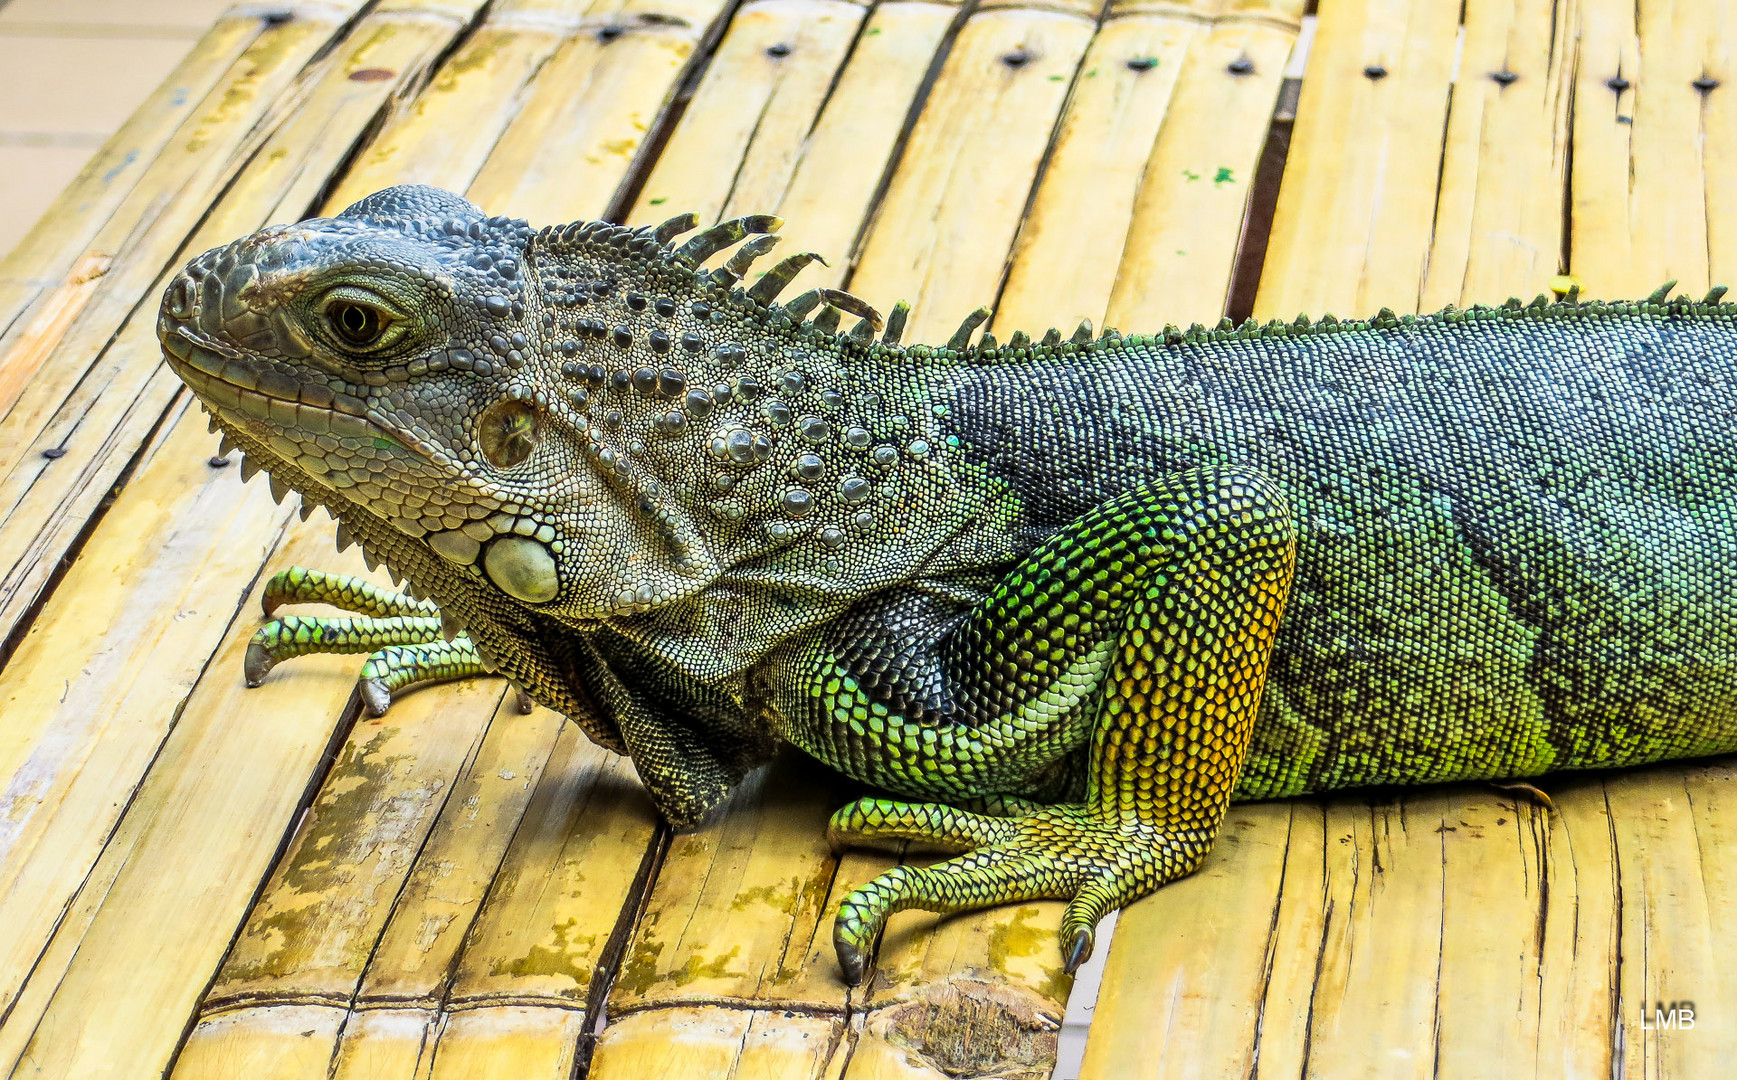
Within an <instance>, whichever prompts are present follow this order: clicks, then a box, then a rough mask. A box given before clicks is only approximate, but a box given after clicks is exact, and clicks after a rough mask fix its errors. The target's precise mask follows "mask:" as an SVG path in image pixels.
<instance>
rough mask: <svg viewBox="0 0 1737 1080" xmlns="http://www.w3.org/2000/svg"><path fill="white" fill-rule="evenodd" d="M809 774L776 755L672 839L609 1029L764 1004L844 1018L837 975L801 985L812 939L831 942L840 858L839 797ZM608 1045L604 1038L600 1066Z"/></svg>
mask: <svg viewBox="0 0 1737 1080" xmlns="http://www.w3.org/2000/svg"><path fill="white" fill-rule="evenodd" d="M811 768H812V765H811V763H810V762H808V761H807V760H805V759H804V760H797V758H796V755H788V756H786V757H782V758H781V759H780V760H779V761H778V762H776V763H774V765H773V766H771V767H770V768H768V769H763V770H761V771H759V772H756V773H754V774H752V775H751V776H750V777H749V778H748V779H747V780H746V781H744V782H743V784H742V786H741V787H740V788H739V789H738V790H737V791H736V792H735V794H734V795H732V796H731V799H730V802H729V804H728V810H727V811H726V812H725V813H723V814H721V815H719V816H718V817H717V818H716V819H715V820H713V821H709V822H707V823H706V824H704V825H702V826H701V827H700V828H697V829H694V830H692V831H690V832H684V833H681V834H678V835H677V836H675V837H674V838H672V840H671V842H670V848H669V851H668V852H667V853H666V854H665V856H664V859H663V864H662V866H661V868H660V869H659V871H658V878H657V884H656V887H655V888H654V889H653V890H652V892H651V895H650V897H649V899H648V900H647V901H646V906H645V910H644V912H643V913H642V914H641V916H640V917H639V919H638V920H637V923H636V925H635V928H634V936H633V940H632V942H631V944H630V945H629V947H628V950H627V954H626V956H625V957H624V958H623V961H622V965H621V971H620V973H619V975H618V976H617V977H616V980H615V984H614V986H613V988H612V989H611V991H610V999H609V1015H610V1017H611V1018H612V1022H613V1021H614V1020H616V1019H619V1018H620V1017H622V1016H624V1015H626V1014H629V1013H632V1012H636V1011H640V1010H644V1009H648V1008H651V1007H654V1006H674V1005H686V1004H689V1003H702V1004H708V1005H709V1004H713V1003H722V1002H728V1003H741V1002H750V1001H751V1002H756V1003H761V1004H764V1003H765V1002H768V1001H770V1002H775V1003H777V1004H779V1005H784V1006H795V1005H799V1006H801V1007H802V1008H804V1009H806V1010H810V1011H825V1010H827V1009H830V1010H833V1011H835V1012H838V1013H841V1014H842V1012H843V1008H844V998H845V989H844V984H843V982H842V981H841V980H839V979H838V978H837V976H836V974H832V975H831V977H830V978H828V977H825V974H824V973H825V972H826V969H825V968H822V977H820V978H818V979H815V978H812V977H810V978H807V979H805V978H803V975H804V972H803V964H804V963H805V962H806V961H807V959H808V952H809V946H810V943H811V942H812V941H813V940H815V939H817V938H822V937H824V938H827V939H830V933H829V931H828V928H829V927H830V925H831V915H832V911H831V909H830V908H828V907H826V906H825V901H826V899H827V897H828V893H829V890H830V888H831V886H832V885H833V882H834V879H835V877H836V876H837V872H838V860H837V858H836V857H835V856H834V855H833V854H832V852H831V851H830V850H829V849H828V847H827V842H826V819H827V816H828V815H829V814H830V813H831V811H832V810H833V809H834V808H835V807H836V806H837V805H839V804H841V803H842V802H843V801H844V795H845V792H844V791H842V790H839V788H838V787H836V786H834V785H828V784H825V783H816V782H814V781H813V780H812V779H811V778H809V777H807V776H805V772H807V770H808V769H811ZM809 974H811V975H812V974H813V973H809ZM791 984H794V987H795V988H796V993H795V996H792V995H791V993H790V991H791V990H792V988H793V987H792V985H791ZM690 1011H691V1010H690ZM707 1015H710V1014H707ZM610 1042H611V1040H610V1038H609V1037H608V1036H607V1033H606V1037H605V1039H604V1045H603V1046H602V1047H600V1049H599V1058H600V1059H601V1058H603V1057H608V1056H610V1054H609V1052H608V1050H607V1047H608V1046H609V1045H610Z"/></svg>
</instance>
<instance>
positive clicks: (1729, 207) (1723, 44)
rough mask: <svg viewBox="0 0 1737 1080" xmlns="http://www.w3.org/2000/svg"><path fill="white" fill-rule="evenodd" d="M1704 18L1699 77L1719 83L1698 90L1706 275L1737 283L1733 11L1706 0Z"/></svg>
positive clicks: (1736, 15) (1736, 38)
mask: <svg viewBox="0 0 1737 1080" xmlns="http://www.w3.org/2000/svg"><path fill="white" fill-rule="evenodd" d="M1705 18H1706V19H1707V24H1706V27H1707V29H1706V36H1705V37H1703V38H1702V39H1701V41H1699V42H1698V43H1697V44H1698V45H1699V46H1700V47H1701V49H1702V54H1701V58H1702V63H1703V65H1704V71H1703V73H1702V76H1701V77H1702V78H1705V79H1709V80H1712V81H1714V82H1716V83H1718V84H1719V85H1718V86H1714V87H1712V88H1711V89H1709V90H1707V91H1706V92H1705V93H1703V94H1702V95H1701V102H1700V104H1701V116H1700V121H1701V122H1700V128H1699V133H1698V134H1699V136H1700V139H1701V168H1702V170H1703V172H1704V174H1705V178H1704V181H1703V183H1704V185H1705V189H1706V191H1707V197H1706V207H1707V260H1708V267H1709V270H1708V274H1707V278H1708V280H1709V281H1711V282H1712V283H1713V284H1714V285H1727V286H1731V287H1733V288H1737V284H1734V283H1737V204H1733V202H1732V200H1731V199H1729V198H1725V197H1724V193H1725V192H1728V191H1731V190H1732V188H1733V187H1734V186H1737V92H1734V91H1737V11H1734V10H1732V7H1731V5H1730V4H1709V5H1708V10H1707V12H1706V15H1705ZM1691 85H1692V84H1691ZM1721 89H1723V90H1724V93H1720V92H1719V91H1720V90H1721Z"/></svg>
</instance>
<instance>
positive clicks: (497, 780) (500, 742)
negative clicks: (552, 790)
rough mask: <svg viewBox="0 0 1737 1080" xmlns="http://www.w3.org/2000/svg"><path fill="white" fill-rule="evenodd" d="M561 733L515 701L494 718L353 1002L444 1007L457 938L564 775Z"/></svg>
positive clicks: (442, 699)
mask: <svg viewBox="0 0 1737 1080" xmlns="http://www.w3.org/2000/svg"><path fill="white" fill-rule="evenodd" d="M423 696H424V697H425V698H428V699H430V700H431V701H435V703H436V704H437V705H438V707H439V708H440V709H441V711H443V712H444V711H449V710H450V709H451V705H452V702H451V697H450V695H449V694H447V693H445V692H442V693H440V694H438V695H433V694H428V693H427V692H426V691H425V692H424V694H423ZM436 699H438V700H436ZM566 727H567V720H566V718H565V717H563V716H560V715H558V714H556V713H552V712H550V711H549V710H547V709H538V710H535V711H534V712H532V713H531V715H529V716H520V715H519V714H518V708H517V703H516V702H513V703H512V704H511V706H510V707H509V706H508V705H507V704H506V703H502V704H501V705H500V706H499V707H498V708H497V709H496V711H495V715H494V717H493V720H492V721H491V723H490V724H489V728H488V731H487V732H486V733H485V734H484V736H483V741H482V746H481V749H480V750H479V752H478V754H477V756H476V758H475V760H474V761H473V762H471V763H470V765H469V767H468V768H467V769H466V770H465V772H464V774H463V775H462V776H461V777H459V779H458V783H457V790H456V791H455V792H454V794H453V799H452V801H450V802H449V803H448V807H447V809H446V810H445V811H443V812H442V814H441V816H440V820H439V821H437V822H436V823H435V826H434V831H433V833H432V835H431V836H430V837H429V839H428V840H427V842H426V843H425V844H424V845H423V846H422V849H421V850H420V851H418V852H417V853H416V857H415V866H414V868H413V869H412V870H411V872H410V874H409V876H408V879H407V880H406V882H405V883H404V887H403V889H402V891H401V892H400V894H399V895H398V897H397V899H396V900H395V901H394V903H393V905H392V910H391V917H390V920H389V921H388V922H387V923H386V925H385V928H384V930H383V931H382V932H381V934H380V937H379V939H378V940H377V941H376V943H375V944H374V946H373V951H372V954H371V956H370V957H369V959H368V964H367V970H366V972H365V974H364V976H363V978H362V982H361V988H360V994H359V997H360V998H361V1000H362V1001H364V1002H367V1003H369V1004H378V1003H382V1002H388V1003H393V1004H398V1003H402V1004H415V1005H419V1006H423V1007H432V1006H436V1005H438V1004H439V1003H440V1002H441V1001H442V1000H443V999H444V997H445V995H446V993H447V991H448V988H449V985H450V982H451V978H452V970H453V966H454V963H455V962H456V960H457V958H458V955H459V952H460V951H461V949H462V948H463V945H464V939H465V935H466V934H467V933H469V932H470V929H471V927H472V926H473V925H474V923H475V921H476V914H477V909H478V908H479V907H480V906H481V905H482V901H483V898H484V897H485V896H487V894H488V891H489V888H490V884H491V882H493V881H494V880H495V876H496V874H497V873H498V872H499V870H500V866H501V862H502V860H503V859H505V858H506V856H507V850H508V847H509V845H510V844H512V842H513V840H514V837H515V836H516V834H517V833H518V831H519V829H520V828H521V823H522V820H523V818H524V816H525V809H526V806H527V805H528V804H529V803H530V802H531V800H532V797H533V795H534V793H535V792H537V791H538V790H539V787H538V786H539V783H540V782H541V780H542V778H543V774H544V772H545V771H546V770H547V768H548V766H549V764H550V762H551V760H553V761H554V762H555V765H556V767H557V768H558V769H566V768H569V767H570V762H569V760H568V758H569V755H570V751H569V750H567V749H566V748H565V747H563V748H562V752H561V753H559V754H557V741H558V740H560V739H562V738H563V737H564V736H566V734H567V733H566ZM562 775H563V777H565V775H566V773H562ZM552 809H559V808H558V807H551V806H550V805H549V802H548V800H547V798H545V800H544V801H543V802H542V803H540V804H538V812H539V813H541V814H544V815H549V814H550V813H551V810H552ZM207 1000H210V999H209V998H208V999H207Z"/></svg>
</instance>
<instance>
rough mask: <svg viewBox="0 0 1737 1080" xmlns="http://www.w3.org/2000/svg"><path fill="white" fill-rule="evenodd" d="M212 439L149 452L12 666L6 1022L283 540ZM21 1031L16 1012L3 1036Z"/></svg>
mask: <svg viewBox="0 0 1737 1080" xmlns="http://www.w3.org/2000/svg"><path fill="white" fill-rule="evenodd" d="M207 439H208V436H206V434H205V431H204V424H203V423H201V422H200V421H199V418H197V417H194V418H192V422H190V423H185V424H181V425H177V426H176V427H175V428H174V429H173V430H172V431H171V432H169V433H168V436H167V438H165V439H162V440H159V441H158V442H156V443H155V444H153V445H152V446H151V447H150V448H149V449H148V450H147V454H146V460H145V462H144V463H143V465H142V466H141V467H140V471H139V475H138V477H137V481H136V483H135V484H134V485H132V486H131V487H129V489H128V490H127V491H126V492H123V494H122V495H121V497H120V498H119V499H118V500H117V501H116V503H115V505H114V507H113V508H111V510H110V521H111V522H112V525H111V527H109V528H107V529H103V530H98V532H97V533H96V534H95V535H93V536H92V537H91V539H90V541H89V543H87V544H86V545H85V547H84V550H83V551H82V552H81V553H80V558H79V559H78V561H77V562H76V563H75V564H74V565H73V567H72V568H71V569H70V570H69V571H68V573H67V576H66V578H65V579H64V580H63V581H62V583H61V590H60V595H61V596H63V597H64V598H65V600H64V601H63V602H59V603H51V604H49V605H48V606H47V607H46V608H45V609H44V611H43V612H42V614H41V615H40V616H39V617H38V618H37V619H36V621H35V622H34V623H33V624H32V626H31V628H30V631H29V633H27V634H26V635H25V636H24V639H23V641H22V642H21V643H20V644H19V647H18V650H17V652H16V653H15V654H14V655H13V656H12V658H11V660H10V662H8V663H7V665H6V667H5V669H4V670H0V733H3V734H0V804H3V805H5V807H6V814H5V816H4V818H3V819H0V925H3V926H5V927H6V928H7V932H6V933H5V934H3V935H0V1014H4V1013H6V1011H7V1010H8V1009H9V1008H11V1007H12V1006H13V1004H14V1003H15V1002H16V1001H17V999H18V994H19V991H20V989H21V988H22V987H23V985H24V983H25V981H26V980H27V979H28V978H30V977H31V971H32V968H33V966H36V965H37V961H38V957H39V956H40V954H41V952H42V949H43V948H44V946H45V945H46V944H47V942H48V940H49V938H50V936H51V935H52V934H53V933H54V930H55V926H56V924H57V922H58V921H59V919H60V918H61V915H62V912H64V911H65V910H66V906H67V904H68V903H70V902H71V900H72V898H73V895H74V894H75V893H76V892H77V890H78V889H79V887H80V884H81V883H82V882H83V880H84V878H85V875H86V874H87V873H89V872H90V868H91V866H92V865H93V864H94V863H95V862H96V861H97V858H98V855H99V854H100V852H101V851H102V849H103V847H104V844H105V842H106V841H107V840H108V838H109V835H110V833H111V832H112V831H113V829H114V828H115V823H116V821H117V820H118V819H119V817H120V815H121V813H122V811H123V809H124V807H125V806H126V803H127V800H128V797H129V794H130V793H131V792H132V791H133V790H134V789H135V788H136V787H137V786H138V784H139V783H140V781H141V779H142V778H143V777H144V775H145V773H146V771H147V770H148V769H149V768H150V767H151V763H152V760H153V758H154V756H155V755H156V753H157V751H158V748H159V747H160V746H161V745H162V742H163V739H164V738H165V736H166V735H167V734H168V733H169V731H170V730H171V728H172V726H173V724H174V719H173V714H174V709H175V705H176V703H177V702H179V701H180V700H181V699H182V698H183V697H184V696H185V695H186V693H187V692H188V690H189V689H190V688H191V687H192V686H193V684H194V682H195V680H197V679H198V678H199V676H200V674H201V672H202V670H203V667H204V664H205V662H206V660H207V658H208V657H209V656H210V655H211V654H212V653H213V652H215V651H216V650H217V648H218V647H219V646H220V645H221V643H222V641H223V640H224V639H225V638H226V637H228V636H230V635H232V634H233V627H234V623H235V619H236V592H237V590H236V588H235V587H234V585H233V584H232V582H234V581H236V580H237V579H239V580H241V581H246V580H247V578H248V577H249V576H251V575H252V574H254V573H255V572H256V571H257V569H258V566H259V560H260V554H261V552H262V550H265V549H268V548H269V547H270V546H271V545H272V544H273V543H274V541H275V538H276V536H277V535H278V533H280V532H281V531H282V529H283V514H282V512H281V511H278V510H277V509H276V508H275V507H273V506H272V505H271V502H270V499H269V498H268V497H266V496H264V494H263V493H262V492H261V491H259V490H258V489H251V490H249V491H247V492H245V493H244V492H242V490H241V486H240V485H239V484H238V483H237V482H236V480H235V475H234V473H235V470H234V469H233V468H226V469H214V468H212V467H211V466H210V465H209V464H207V463H206V462H207V457H208V455H209V454H210V452H211V451H210V449H209V447H208V446H207ZM141 552H145V553H148V554H146V555H143V556H142V555H141ZM39 971H40V969H39ZM17 1019H18V1014H17V1012H16V1010H13V1015H12V1016H11V1017H10V1018H9V1019H8V1020H7V1022H6V1025H5V1029H4V1030H8V1031H9V1030H11V1028H12V1026H13V1024H14V1022H15V1021H17ZM0 1064H4V1065H5V1066H6V1067H10V1059H7V1058H4V1057H0Z"/></svg>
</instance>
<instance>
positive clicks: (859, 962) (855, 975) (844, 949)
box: [832, 923, 868, 986]
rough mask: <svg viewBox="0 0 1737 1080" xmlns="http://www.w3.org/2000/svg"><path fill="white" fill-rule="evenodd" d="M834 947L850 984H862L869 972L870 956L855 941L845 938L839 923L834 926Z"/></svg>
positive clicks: (846, 981)
mask: <svg viewBox="0 0 1737 1080" xmlns="http://www.w3.org/2000/svg"><path fill="white" fill-rule="evenodd" d="M832 949H833V951H834V952H835V953H837V954H838V967H839V970H840V971H842V972H843V973H844V981H845V983H846V985H849V986H861V985H862V980H863V976H864V975H866V974H867V973H868V957H867V956H866V955H865V954H864V953H863V951H862V950H861V949H859V948H857V947H856V945H854V944H853V943H851V942H849V941H847V940H845V938H844V936H843V934H842V932H841V930H840V928H839V924H838V923H834V924H833V926H832Z"/></svg>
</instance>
